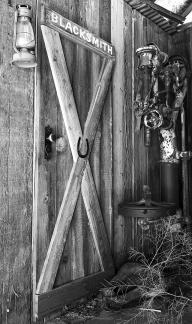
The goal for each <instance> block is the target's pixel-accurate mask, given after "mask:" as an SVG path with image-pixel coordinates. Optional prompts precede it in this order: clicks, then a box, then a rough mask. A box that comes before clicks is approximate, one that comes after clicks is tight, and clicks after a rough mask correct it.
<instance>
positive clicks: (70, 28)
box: [65, 21, 73, 34]
mask: <svg viewBox="0 0 192 324" xmlns="http://www.w3.org/2000/svg"><path fill="white" fill-rule="evenodd" d="M65 29H69V30H70V32H71V34H72V33H73V31H72V27H71V23H70V22H69V21H68V22H67V25H66V26H65Z"/></svg>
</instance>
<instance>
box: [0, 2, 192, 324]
mask: <svg viewBox="0 0 192 324" xmlns="http://www.w3.org/2000/svg"><path fill="white" fill-rule="evenodd" d="M20 2H21V3H22V2H23V3H25V1H20ZM45 2H46V4H50V6H51V8H52V9H54V10H55V11H58V12H59V13H60V14H62V15H64V16H65V17H67V18H69V19H70V20H72V21H74V22H76V23H78V24H79V25H81V26H84V27H86V28H88V29H89V30H90V31H92V32H94V33H96V34H97V35H100V36H101V37H102V38H103V39H105V40H107V41H111V42H112V43H113V45H114V46H115V47H116V52H117V62H116V67H115V71H114V76H113V84H112V86H111V90H110V91H109V94H108V97H107V99H106V103H105V107H104V111H103V115H102V120H101V122H100V126H99V129H98V131H97V135H96V139H95V143H94V148H93V152H92V154H91V158H90V161H91V168H92V171H93V174H94V179H95V184H96V187H97V193H98V196H99V199H100V203H101V209H102V212H103V216H104V220H105V224H106V228H107V233H108V236H109V239H110V243H111V246H112V247H113V248H114V258H115V261H116V264H117V266H119V265H120V264H121V263H122V262H124V261H126V256H127V252H128V249H129V244H130V243H129V242H130V240H129V238H130V233H131V231H132V228H131V226H130V222H129V221H128V220H127V219H125V218H124V217H123V216H121V215H118V204H119V203H121V202H122V201H124V200H128V201H137V200H139V199H141V197H142V187H143V185H144V184H146V182H147V178H149V185H150V187H151V189H152V199H153V200H156V201H158V200H159V199H160V184H159V162H158V161H159V141H158V137H157V134H156V133H153V138H152V146H151V147H150V148H149V150H148V151H147V149H146V148H145V147H144V145H143V136H144V134H143V130H142V131H141V132H140V133H139V134H135V131H134V128H135V117H134V112H133V109H132V106H133V101H134V96H135V88H136V69H137V58H136V55H135V51H136V49H137V48H138V47H140V46H143V45H146V44H147V43H149V42H155V43H156V44H157V45H158V46H159V47H160V49H161V50H163V51H165V52H168V53H169V54H181V55H183V56H185V57H186V58H187V59H188V60H189V62H190V67H191V68H192V60H191V51H192V41H191V40H192V31H191V30H187V31H185V32H182V33H180V34H178V35H176V36H174V37H173V38H170V36H168V35H167V34H166V33H164V32H163V31H162V30H161V29H160V28H158V27H157V26H156V25H155V24H154V23H152V22H151V21H150V20H148V19H146V18H144V17H143V16H142V15H141V14H139V13H138V12H137V11H135V10H132V9H131V7H130V6H129V5H128V4H126V3H125V2H124V1H123V0H100V1H97V0H83V1H81V0H64V1H63V0H54V1H51V0H46V1H45ZM28 3H29V4H30V3H31V1H28ZM35 3H36V1H35V0H33V5H34V4H35ZM15 6H16V1H15V0H13V1H5V0H1V1H0V25H1V32H0V136H1V137H0V152H1V157H0V175H1V179H0V182H1V184H0V204H1V212H0V259H1V263H0V323H3V324H4V323H5V324H7V323H8V324H28V323H30V322H31V320H30V318H31V313H30V312H31V272H32V270H31V267H32V266H31V221H32V154H33V127H35V140H36V143H35V149H36V150H37V153H38V154H37V156H38V160H36V161H34V162H35V163H38V165H39V175H37V176H38V177H39V179H40V183H39V186H40V187H39V190H38V204H37V206H34V209H35V210H36V211H37V210H38V213H39V215H41V217H40V218H38V224H37V225H38V235H37V237H35V239H34V241H33V245H34V244H38V254H37V255H33V262H34V259H35V258H36V257H37V264H38V268H37V278H38V276H39V272H40V270H41V268H42V262H43V260H44V257H45V254H46V251H47V247H48V244H49V241H50V238H51V234H52V232H53V228H54V224H55V221H56V217H57V214H58V210H59V207H60V205H61V200H62V197H63V192H64V189H65V186H66V183H67V180H68V177H69V173H70V170H71V166H72V156H71V152H70V148H69V143H68V139H67V136H66V131H65V127H64V125H63V120H62V117H61V112H60V107H59V103H58V100H57V95H56V91H55V87H54V83H53V79H52V75H51V70H50V67H49V63H48V59H47V54H46V51H45V47H44V43H43V40H42V36H41V33H40V30H38V38H39V42H38V43H39V49H38V50H39V53H41V55H39V56H38V60H39V62H38V63H39V68H38V69H37V74H36V75H37V79H36V80H37V84H36V86H37V89H38V90H39V94H38V96H37V97H36V98H35V100H36V102H37V104H38V105H39V108H40V111H36V112H35V125H34V124H33V91H34V86H33V70H22V69H17V68H15V67H13V66H11V64H10V61H11V59H12V52H13V50H12V37H13V19H14V11H15ZM62 45H63V48H64V52H65V56H66V60H67V66H68V70H69V75H70V79H71V84H72V87H73V91H74V96H75V100H76V104H77V107H78V113H79V117H80V122H81V125H82V126H83V125H84V122H85V119H86V115H87V111H88V108H89V104H90V100H91V96H92V92H93V89H94V85H95V83H96V80H97V76H98V73H99V69H100V64H101V62H100V58H99V57H98V56H97V55H96V54H90V52H88V51H87V50H85V49H82V48H81V47H80V46H78V47H77V46H76V45H74V44H73V43H71V42H70V41H68V40H66V39H64V38H62ZM189 89H190V90H191V82H190V85H189ZM190 90H189V92H188V96H187V120H188V128H187V134H188V149H189V150H192V136H191V134H192V126H191V125H192V113H191V109H190V107H191V102H192V94H191V93H192V91H190ZM111 93H112V95H111ZM112 105H113V112H112ZM48 124H49V125H50V126H51V127H53V130H54V132H55V133H56V134H57V135H58V136H62V137H64V139H65V149H64V152H63V153H56V151H55V149H53V155H52V158H51V159H50V160H49V161H45V159H44V127H45V126H46V125H48ZM112 137H113V138H112ZM112 141H113V147H112ZM112 161H113V162H112ZM191 163H192V162H191V161H190V162H189V179H192V174H191V172H192V171H191V170H192V168H191ZM112 169H113V184H112ZM191 181H192V180H190V197H191V195H192V189H191V188H192V183H191ZM113 210H114V213H113ZM113 217H114V220H113ZM113 223H114V233H113ZM35 226H36V225H34V227H35ZM113 234H114V235H113ZM91 235H92V234H91V231H90V229H89V224H88V220H87V217H86V212H85V208H84V204H83V200H82V198H81V196H80V197H79V199H78V204H77V207H76V211H75V216H74V219H73V223H72V228H71V230H70V232H69V236H68V241H67V244H66V247H65V251H64V253H63V256H62V261H61V264H60V268H59V271H58V274H57V279H56V284H55V285H56V286H59V285H60V284H61V283H63V282H67V281H70V280H71V279H75V278H78V277H81V276H84V275H87V274H89V273H92V272H96V271H98V270H99V269H100V266H99V262H98V257H97V254H96V251H95V247H94V243H93V240H92V236H91ZM113 240H114V242H113ZM34 282H36V277H34Z"/></svg>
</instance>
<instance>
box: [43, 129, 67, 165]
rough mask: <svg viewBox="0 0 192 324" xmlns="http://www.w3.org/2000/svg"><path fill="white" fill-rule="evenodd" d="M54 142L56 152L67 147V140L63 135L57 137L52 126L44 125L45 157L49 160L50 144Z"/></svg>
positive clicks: (62, 150)
mask: <svg viewBox="0 0 192 324" xmlns="http://www.w3.org/2000/svg"><path fill="white" fill-rule="evenodd" d="M53 143H55V144H56V145H55V146H56V151H57V152H64V151H65V149H66V148H67V141H66V139H65V138H64V137H58V138H57V136H56V135H55V134H54V130H53V128H51V127H50V126H49V125H47V126H46V127H45V159H46V160H50V158H51V153H52V144H53Z"/></svg>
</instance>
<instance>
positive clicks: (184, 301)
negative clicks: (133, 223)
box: [102, 217, 192, 324]
mask: <svg viewBox="0 0 192 324" xmlns="http://www.w3.org/2000/svg"><path fill="white" fill-rule="evenodd" d="M147 239H148V240H150V244H151V247H152V249H151V251H152V252H151V254H150V255H147V256H146V255H145V254H144V253H143V252H140V251H136V250H134V249H132V250H131V251H130V256H129V258H130V260H131V262H128V263H126V264H125V265H124V266H123V267H122V268H121V269H120V271H119V272H118V273H117V275H116V276H115V277H114V278H113V280H112V281H111V282H110V283H109V285H108V286H107V287H105V288H104V289H103V290H102V293H103V295H104V298H105V301H106V304H107V305H108V307H111V308H122V307H127V306H129V305H130V303H131V305H133V304H134V305H136V302H137V305H139V309H140V311H139V312H138V313H137V314H136V317H138V316H140V315H141V316H143V312H145V314H147V318H148V322H149V323H159V322H161V323H162V319H163V322H164V323H174V324H175V323H182V317H183V313H184V311H185V310H186V308H188V307H190V306H192V238H191V234H190V233H188V232H186V231H185V230H183V229H181V226H175V224H173V221H172V218H171V217H170V218H166V219H164V220H160V221H159V222H158V223H157V224H156V225H155V231H154V232H153V236H151V237H150V236H149V237H148V238H147Z"/></svg>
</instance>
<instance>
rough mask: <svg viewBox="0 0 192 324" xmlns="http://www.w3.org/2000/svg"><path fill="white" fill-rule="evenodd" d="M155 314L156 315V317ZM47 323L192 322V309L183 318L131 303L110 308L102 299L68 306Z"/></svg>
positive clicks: (133, 323)
mask: <svg viewBox="0 0 192 324" xmlns="http://www.w3.org/2000/svg"><path fill="white" fill-rule="evenodd" d="M154 316H155V317H154ZM45 323H46V324H83V323H86V324H97V323H98V324H192V309H188V310H186V311H185V313H184V315H183V316H182V317H181V318H179V319H178V318H177V319H175V318H170V317H169V318H166V314H162V313H161V312H160V311H159V312H158V310H155V311H154V313H153V314H151V310H150V311H148V310H145V309H142V308H141V307H139V306H134V304H133V305H130V306H129V307H126V308H122V309H110V308H109V307H108V305H104V304H103V303H101V300H100V299H97V298H95V299H91V300H90V301H88V302H86V303H84V304H83V303H82V304H77V305H76V306H71V307H69V308H68V307H66V308H65V309H64V310H63V313H62V315H61V316H58V317H56V318H54V319H52V320H47V321H46V322H45Z"/></svg>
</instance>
